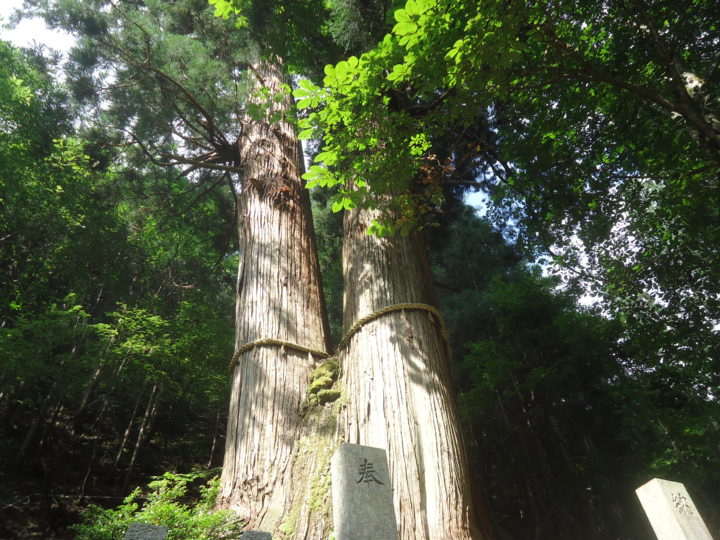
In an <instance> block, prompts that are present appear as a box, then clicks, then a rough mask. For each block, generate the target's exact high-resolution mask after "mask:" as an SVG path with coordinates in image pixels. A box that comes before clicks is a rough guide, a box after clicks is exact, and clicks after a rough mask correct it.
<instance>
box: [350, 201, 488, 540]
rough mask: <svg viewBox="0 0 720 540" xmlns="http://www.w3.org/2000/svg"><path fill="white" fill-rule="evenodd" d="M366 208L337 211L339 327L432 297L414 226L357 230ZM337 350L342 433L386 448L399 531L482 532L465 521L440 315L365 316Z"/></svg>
mask: <svg viewBox="0 0 720 540" xmlns="http://www.w3.org/2000/svg"><path fill="white" fill-rule="evenodd" d="M372 218H373V213H372V212H371V211H368V210H359V209H357V210H353V211H351V212H349V213H348V214H347V215H346V216H345V242H344V246H343V272H344V280H345V301H344V302H345V306H344V327H345V329H346V330H347V329H348V328H350V326H351V325H352V324H353V323H355V321H357V320H358V319H360V318H362V317H363V316H365V315H368V314H370V313H373V312H375V311H377V310H379V309H381V308H384V307H386V306H391V305H394V304H401V303H425V304H434V292H433V290H432V280H431V278H430V273H429V268H428V264H427V261H426V258H425V248H424V245H423V242H422V240H421V237H420V235H418V234H410V235H409V236H407V237H401V236H400V235H397V236H395V237H392V238H378V237H376V236H370V235H367V234H366V230H367V227H368V226H369V224H370V221H371V219H372ZM340 353H341V360H342V381H343V387H344V389H345V391H346V392H347V406H346V408H345V409H344V411H343V413H342V414H341V418H340V429H341V432H342V431H344V433H345V435H346V437H347V441H348V442H351V443H358V444H365V445H369V446H376V447H380V448H385V449H386V450H387V455H388V461H389V466H390V475H391V479H392V484H393V485H392V487H393V491H394V503H395V512H396V515H397V519H398V525H399V532H400V538H402V539H406V538H413V539H424V538H433V539H436V538H437V539H439V538H447V539H451V538H452V539H462V538H489V533H486V532H484V530H485V529H487V530H489V527H488V526H487V524H485V523H483V525H484V526H483V527H482V529H483V531H479V530H477V529H475V527H474V526H473V511H472V503H471V495H470V486H469V474H468V469H467V459H466V455H465V450H464V446H463V443H462V440H461V434H460V429H459V423H458V415H457V411H456V407H455V404H454V398H453V394H452V392H451V389H450V388H451V381H450V373H449V369H448V355H447V346H446V343H445V340H444V338H443V335H442V331H441V326H440V321H438V320H435V317H432V316H431V315H430V313H428V312H427V311H422V310H405V311H392V312H390V313H387V314H385V315H382V316H381V317H379V318H377V319H375V320H373V321H371V322H369V323H367V324H365V325H364V326H363V327H362V328H361V329H360V330H359V331H358V332H357V333H356V334H355V335H354V336H353V337H352V339H351V340H350V341H349V343H348V344H347V346H346V347H345V348H344V350H343V351H340Z"/></svg>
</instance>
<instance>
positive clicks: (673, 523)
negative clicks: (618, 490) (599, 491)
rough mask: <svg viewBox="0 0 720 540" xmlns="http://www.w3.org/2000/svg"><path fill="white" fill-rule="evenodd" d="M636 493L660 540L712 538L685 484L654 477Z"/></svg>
mask: <svg viewBox="0 0 720 540" xmlns="http://www.w3.org/2000/svg"><path fill="white" fill-rule="evenodd" d="M635 493H637V496H638V498H639V499H640V503H641V504H642V506H643V508H644V509H645V513H646V514H647V517H648V519H649V520H650V524H651V525H652V528H653V530H654V531H655V535H656V536H657V537H658V540H713V537H712V535H711V534H710V531H708V528H707V527H706V526H705V523H704V522H703V520H702V518H701V517H700V513H699V512H698V510H697V508H695V504H693V502H692V499H691V498H690V495H688V492H687V490H686V489H685V486H684V485H683V484H681V483H679V482H670V481H669V480H661V479H660V478H653V479H652V480H650V481H649V482H648V483H647V484H643V485H642V486H640V487H639V488H637V489H636V490H635Z"/></svg>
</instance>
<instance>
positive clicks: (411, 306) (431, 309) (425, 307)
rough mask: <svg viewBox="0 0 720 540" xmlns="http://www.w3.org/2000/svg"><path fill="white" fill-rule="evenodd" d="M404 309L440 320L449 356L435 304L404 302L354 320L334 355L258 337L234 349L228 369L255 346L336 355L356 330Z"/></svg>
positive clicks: (448, 351)
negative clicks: (421, 312) (418, 311)
mask: <svg viewBox="0 0 720 540" xmlns="http://www.w3.org/2000/svg"><path fill="white" fill-rule="evenodd" d="M404 310H421V311H427V312H428V313H430V316H431V320H432V321H433V322H435V319H434V318H433V316H435V317H437V320H438V321H440V333H441V335H442V338H443V341H445V348H446V350H447V353H448V357H449V356H450V339H449V337H448V333H447V328H446V327H445V321H444V320H443V318H442V315H441V314H440V311H439V310H438V309H437V308H436V307H435V306H431V305H429V304H420V303H406V304H393V305H391V306H386V307H384V308H381V309H378V310H377V311H375V312H373V313H371V314H370V315H366V316H365V317H363V318H361V319H358V320H357V321H355V323H354V324H353V325H352V326H351V327H350V330H348V331H347V332H346V333H345V335H344V336H343V338H342V339H341V340H340V344H339V345H338V346H337V348H336V349H335V354H334V355H331V354H328V353H326V352H325V351H321V350H318V349H311V348H309V347H303V346H302V345H298V344H297V343H291V342H289V341H283V340H281V339H259V340H257V341H251V342H250V343H246V344H245V345H243V346H242V347H240V348H239V349H238V350H237V351H235V354H233V357H232V360H230V366H229V369H231V370H232V368H233V367H234V366H235V364H236V363H237V361H238V360H239V358H240V355H242V354H243V353H244V352H247V351H249V350H250V349H253V348H255V347H263V346H268V345H270V346H274V347H285V348H287V349H293V350H295V351H299V352H304V353H308V354H312V355H313V356H319V357H320V358H330V357H331V356H336V355H337V354H338V353H339V352H340V351H341V350H342V349H343V348H344V347H345V346H346V345H347V344H348V342H349V341H350V340H351V339H352V337H353V336H354V335H355V334H356V333H357V332H358V330H360V329H361V328H362V327H363V326H365V325H366V324H367V323H369V322H371V321H374V320H375V319H377V318H380V317H382V316H383V315H386V314H388V313H392V312H393V311H404Z"/></svg>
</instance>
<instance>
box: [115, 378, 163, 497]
mask: <svg viewBox="0 0 720 540" xmlns="http://www.w3.org/2000/svg"><path fill="white" fill-rule="evenodd" d="M161 392H162V389H161V388H159V387H158V386H157V385H153V387H152V391H151V392H150V397H149V398H148V404H147V408H146V409H145V414H144V415H143V421H142V424H140V429H139V430H138V436H137V439H136V440H135V448H134V449H133V453H132V457H131V458H130V463H129V464H128V468H127V472H126V473H125V480H124V481H123V486H122V489H121V490H120V492H121V493H122V494H123V495H124V494H125V493H126V492H127V488H128V484H129V483H130V476H131V475H132V472H133V469H134V468H135V463H136V462H137V457H138V455H139V454H140V448H141V447H142V444H143V442H144V441H145V438H146V437H147V434H148V433H149V432H150V426H151V424H152V422H153V420H154V419H155V415H156V414H157V402H158V398H159V397H160V393H161Z"/></svg>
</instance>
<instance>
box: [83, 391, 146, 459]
mask: <svg viewBox="0 0 720 540" xmlns="http://www.w3.org/2000/svg"><path fill="white" fill-rule="evenodd" d="M143 390H144V389H143ZM141 397H142V392H141V393H140V394H138V397H137V399H136V400H135V406H134V407H133V411H132V412H131V413H130V420H128V425H127V427H126V428H125V433H124V434H123V439H122V442H121V443H120V448H118V451H117V454H115V461H113V467H114V468H117V466H118V464H119V463H120V458H122V454H123V451H124V450H125V445H127V442H128V440H129V439H130V433H132V425H133V422H134V421H135V415H136V414H137V410H138V407H140V399H141ZM107 403H108V402H107V400H106V401H105V404H106V405H107ZM104 410H105V408H104V407H103V411H104ZM98 420H99V419H98ZM95 423H97V421H96V422H95Z"/></svg>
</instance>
